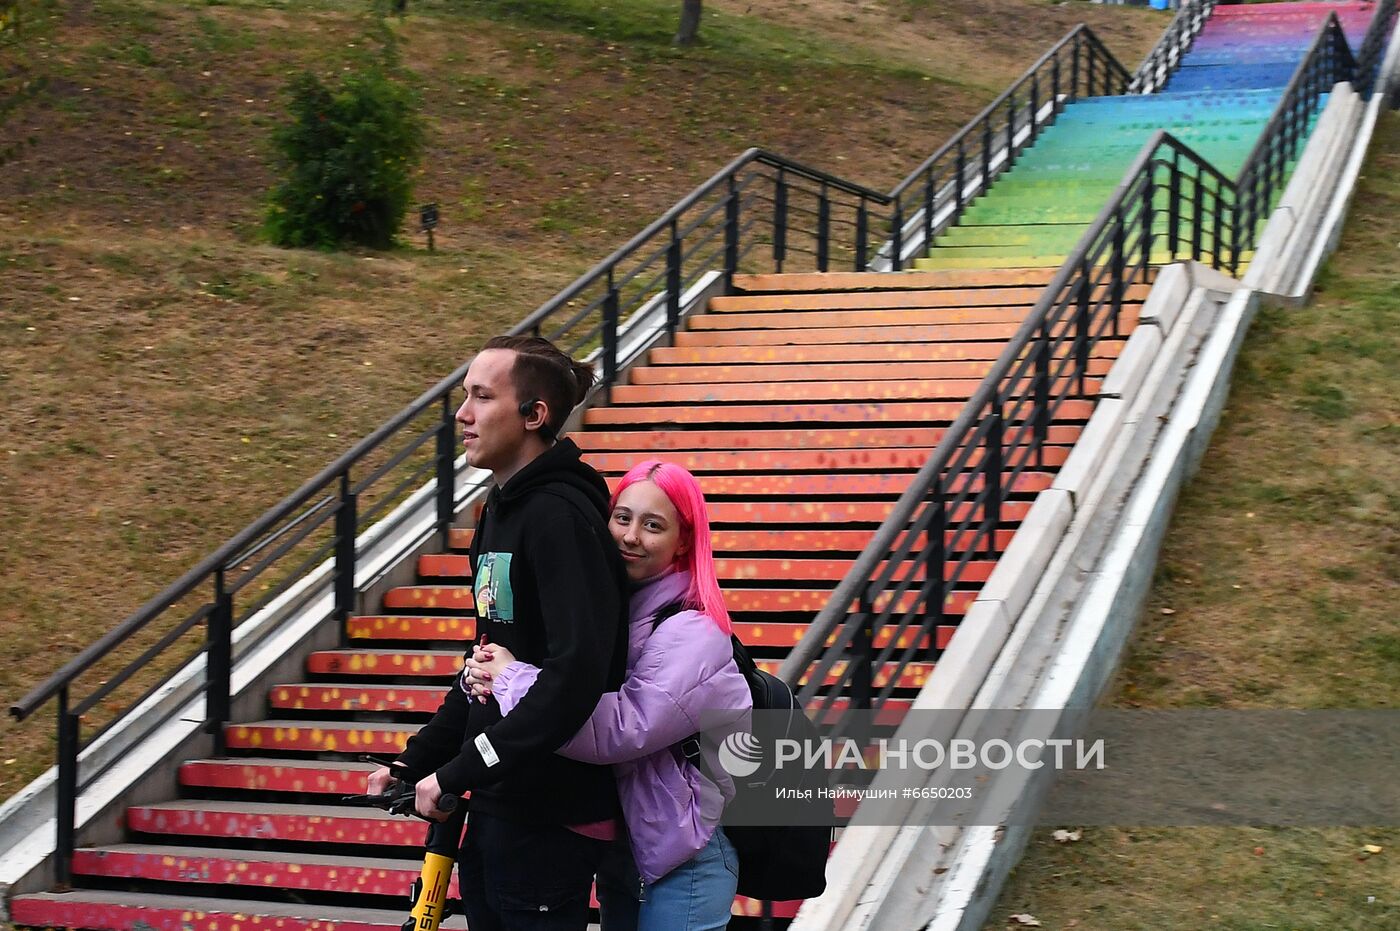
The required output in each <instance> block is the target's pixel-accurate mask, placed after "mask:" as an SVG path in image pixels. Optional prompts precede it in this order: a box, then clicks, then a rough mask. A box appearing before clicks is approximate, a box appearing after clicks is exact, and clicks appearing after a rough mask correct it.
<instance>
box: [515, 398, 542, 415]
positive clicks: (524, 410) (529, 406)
mask: <svg viewBox="0 0 1400 931" xmlns="http://www.w3.org/2000/svg"><path fill="white" fill-rule="evenodd" d="M538 403H540V399H539V398H531V399H530V400H528V401H521V402H520V416H521V417H529V416H530V414H531V413H533V412H534V410H535V405H536V404H538Z"/></svg>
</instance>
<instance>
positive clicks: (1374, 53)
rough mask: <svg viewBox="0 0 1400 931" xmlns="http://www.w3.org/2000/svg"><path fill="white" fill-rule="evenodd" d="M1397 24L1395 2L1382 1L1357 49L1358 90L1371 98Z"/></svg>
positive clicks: (1377, 5)
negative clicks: (1392, 32) (1387, 43)
mask: <svg viewBox="0 0 1400 931" xmlns="http://www.w3.org/2000/svg"><path fill="white" fill-rule="evenodd" d="M1394 24H1395V0H1380V2H1379V3H1377V4H1376V11H1375V12H1374V13H1372V14H1371V23H1370V25H1369V26H1367V27H1366V34H1365V35H1364V36H1362V38H1361V44H1360V45H1359V46H1358V47H1357V49H1356V90H1357V93H1359V94H1362V95H1363V96H1365V97H1367V98H1369V97H1370V96H1371V92H1372V91H1373V90H1375V89H1376V80H1377V78H1378V77H1379V76H1380V68H1381V65H1382V64H1383V62H1382V61H1381V58H1382V57H1383V56H1384V55H1385V47H1386V40H1387V39H1389V38H1390V34H1391V30H1392V27H1393V26H1394Z"/></svg>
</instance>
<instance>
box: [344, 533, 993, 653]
mask: <svg viewBox="0 0 1400 931" xmlns="http://www.w3.org/2000/svg"><path fill="white" fill-rule="evenodd" d="M854 561H855V560H854V558H847V559H788V558H784V557H768V558H762V557H759V558H747V559H746V558H733V557H725V556H720V557H718V558H716V559H715V572H716V574H717V575H718V576H719V578H720V579H722V580H752V579H806V580H817V581H821V580H826V581H833V582H835V581H840V580H841V579H842V578H844V577H845V575H846V570H848V569H849V568H850V567H851V564H852V563H853V562H854ZM950 565H951V564H950ZM993 565H994V563H990V562H976V561H974V562H972V563H969V564H968V571H969V572H973V573H976V574H975V575H967V576H965V578H966V580H967V581H985V579H986V578H987V576H988V575H989V574H990V573H991V569H992V566H993ZM418 574H419V575H420V576H423V577H425V578H444V579H445V578H456V579H468V578H470V577H471V557H469V556H459V555H456V554H451V553H446V554H438V555H431V556H419V557H418ZM351 620H352V621H353V620H361V619H360V618H352V619H351ZM380 620H383V621H385V622H386V623H385V624H384V625H383V632H379V631H376V634H375V636H378V637H380V638H388V637H391V636H392V637H395V638H396V639H410V637H409V636H408V635H409V632H410V631H411V630H421V631H422V636H420V637H415V638H412V639H424V640H439V639H444V638H442V637H440V636H438V632H437V630H436V629H434V628H433V627H432V625H431V624H427V623H418V622H427V621H433V620H436V618H413V619H412V620H413V621H414V622H415V624H414V625H412V626H410V625H407V624H405V625H394V624H393V623H392V622H393V621H395V620H398V618H396V617H387V618H381V619H380ZM351 629H352V630H363V629H364V627H363V626H362V625H361V626H357V627H355V628H351ZM350 636H351V637H354V638H358V637H359V636H360V635H359V634H356V633H351V634H350ZM465 639H471V638H465Z"/></svg>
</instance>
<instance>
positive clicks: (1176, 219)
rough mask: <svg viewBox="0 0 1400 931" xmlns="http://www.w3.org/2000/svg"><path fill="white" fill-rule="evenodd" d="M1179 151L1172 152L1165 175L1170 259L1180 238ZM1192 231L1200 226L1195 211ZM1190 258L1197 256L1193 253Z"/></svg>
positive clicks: (1174, 254)
mask: <svg viewBox="0 0 1400 931" xmlns="http://www.w3.org/2000/svg"><path fill="white" fill-rule="evenodd" d="M1147 203H1148V207H1149V209H1150V208H1151V205H1152V201H1151V199H1150V198H1149V199H1148V201H1147ZM1180 203H1181V153H1180V152H1177V151H1173V152H1172V160H1171V164H1170V167H1169V173H1168V175H1167V243H1168V244H1169V246H1170V252H1171V257H1172V261H1173V262H1175V261H1176V253H1177V242H1178V240H1179V239H1180V238H1181V210H1180V207H1179V205H1180ZM1191 226H1192V229H1193V231H1198V230H1200V228H1201V214H1200V211H1196V212H1195V213H1194V214H1193V215H1192V223H1191ZM1191 258H1193V259H1194V258H1197V256H1196V255H1195V254H1193V255H1192V256H1191Z"/></svg>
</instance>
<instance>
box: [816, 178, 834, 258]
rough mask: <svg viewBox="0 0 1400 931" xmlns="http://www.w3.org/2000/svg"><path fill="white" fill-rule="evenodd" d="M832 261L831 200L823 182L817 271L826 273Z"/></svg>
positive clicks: (818, 229)
mask: <svg viewBox="0 0 1400 931" xmlns="http://www.w3.org/2000/svg"><path fill="white" fill-rule="evenodd" d="M830 261H831V198H830V197H829V196H827V191H826V182H825V181H823V182H822V186H821V193H819V194H818V195H817V271H819V272H824V271H826V268H827V265H828V264H829V263H830Z"/></svg>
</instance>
